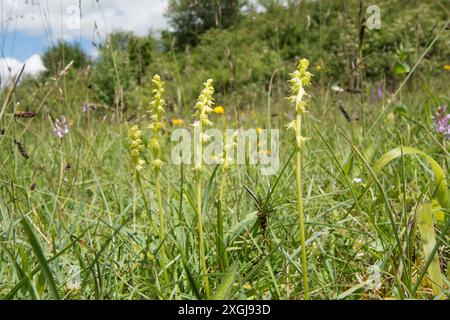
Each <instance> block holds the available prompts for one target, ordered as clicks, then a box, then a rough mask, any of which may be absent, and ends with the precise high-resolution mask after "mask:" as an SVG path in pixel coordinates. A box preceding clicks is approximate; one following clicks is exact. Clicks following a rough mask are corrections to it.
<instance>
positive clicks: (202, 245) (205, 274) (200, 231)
mask: <svg viewBox="0 0 450 320" xmlns="http://www.w3.org/2000/svg"><path fill="white" fill-rule="evenodd" d="M197 220H198V222H197V226H198V237H199V246H200V260H201V263H202V271H203V277H204V280H205V294H206V298H207V299H208V298H209V295H210V290H209V280H208V270H207V268H206V259H205V243H204V238H203V237H204V235H203V217H202V181H201V179H200V174H199V175H198V177H197Z"/></svg>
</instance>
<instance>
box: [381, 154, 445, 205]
mask: <svg viewBox="0 0 450 320" xmlns="http://www.w3.org/2000/svg"><path fill="white" fill-rule="evenodd" d="M402 150H403V155H412V154H416V155H419V156H422V157H423V158H425V160H427V161H428V163H429V164H430V166H431V169H432V170H433V173H434V180H435V182H436V184H437V185H438V189H437V191H436V200H437V201H438V202H439V204H440V205H441V206H442V207H443V208H449V203H448V183H447V178H446V176H445V172H444V170H443V169H442V167H441V166H440V165H439V164H438V163H437V162H436V161H435V160H434V159H433V158H432V157H430V156H429V155H428V154H426V153H425V152H423V151H420V150H419V149H416V148H411V147H399V148H395V149H393V150H391V151H389V152H386V153H385V154H383V155H382V156H381V158H380V159H378V161H377V162H376V163H375V166H374V170H375V172H376V173H377V174H379V173H381V171H382V170H383V168H384V167H385V166H386V165H387V164H388V163H389V162H391V161H392V160H395V159H397V158H399V157H401V156H402Z"/></svg>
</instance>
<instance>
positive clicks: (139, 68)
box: [92, 32, 155, 105]
mask: <svg viewBox="0 0 450 320" xmlns="http://www.w3.org/2000/svg"><path fill="white" fill-rule="evenodd" d="M154 48H155V40H154V39H153V37H152V36H151V35H149V36H146V37H138V36H136V35H134V34H133V33H131V32H115V33H113V34H111V35H110V36H109V37H108V39H107V40H106V41H105V42H104V43H102V44H101V45H100V46H99V57H98V58H97V60H96V63H95V68H94V71H93V74H92V83H93V87H94V89H95V91H96V93H97V95H98V96H99V98H100V100H102V101H103V102H105V103H107V104H109V105H112V104H113V103H114V99H115V98H116V93H117V92H118V90H123V91H124V92H125V91H127V90H130V89H132V88H134V87H136V86H137V85H140V84H141V81H142V79H143V77H144V76H145V72H146V69H147V67H148V66H149V64H150V63H151V62H152V59H153V52H154Z"/></svg>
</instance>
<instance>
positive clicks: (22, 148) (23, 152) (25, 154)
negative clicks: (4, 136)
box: [14, 140, 30, 160]
mask: <svg viewBox="0 0 450 320" xmlns="http://www.w3.org/2000/svg"><path fill="white" fill-rule="evenodd" d="M14 143H15V144H16V146H17V149H18V150H19V152H20V154H21V155H22V157H24V158H25V159H27V160H28V159H29V158H30V156H29V155H28V152H27V150H26V149H25V146H24V145H23V144H22V143H20V142H19V141H17V140H14Z"/></svg>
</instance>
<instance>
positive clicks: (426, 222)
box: [417, 203, 444, 295]
mask: <svg viewBox="0 0 450 320" xmlns="http://www.w3.org/2000/svg"><path fill="white" fill-rule="evenodd" d="M417 226H418V229H419V235H420V239H421V240H422V247H423V251H424V255H425V261H427V260H428V259H430V256H431V255H432V253H433V249H434V246H435V245H436V234H435V232H434V226H433V207H432V204H431V203H424V204H421V205H420V206H419V207H418V208H417ZM431 259H432V260H431V263H430V265H429V267H428V270H427V273H428V277H429V279H430V280H431V287H432V288H433V291H434V294H435V295H439V294H441V293H442V288H443V283H444V281H443V276H442V273H441V267H440V265H439V258H438V255H437V254H434V256H433V257H432V258H431Z"/></svg>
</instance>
